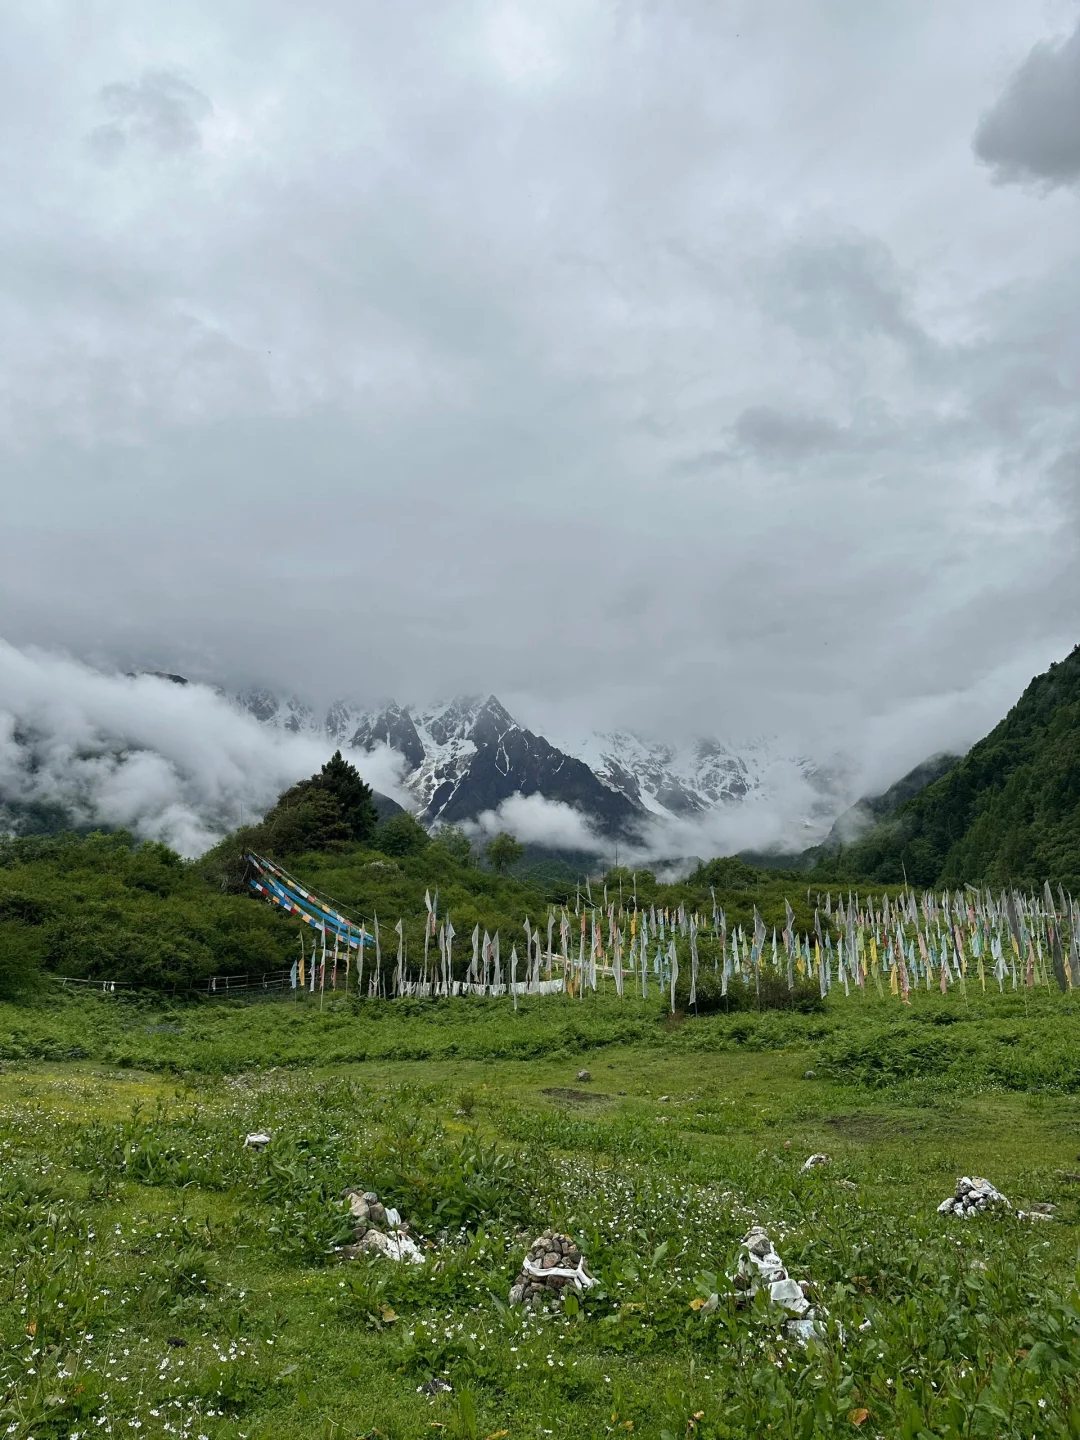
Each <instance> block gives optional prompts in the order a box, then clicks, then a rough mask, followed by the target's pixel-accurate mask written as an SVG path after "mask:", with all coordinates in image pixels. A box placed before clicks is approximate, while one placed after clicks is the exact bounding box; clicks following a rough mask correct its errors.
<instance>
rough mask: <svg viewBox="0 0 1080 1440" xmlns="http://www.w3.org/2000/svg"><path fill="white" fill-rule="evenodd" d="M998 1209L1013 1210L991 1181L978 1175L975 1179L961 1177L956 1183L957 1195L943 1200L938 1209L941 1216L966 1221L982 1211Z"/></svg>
mask: <svg viewBox="0 0 1080 1440" xmlns="http://www.w3.org/2000/svg"><path fill="white" fill-rule="evenodd" d="M998 1207H1000V1208H1001V1209H1003V1210H1011V1209H1012V1206H1011V1205H1010V1204H1009V1202H1008V1200H1007V1199H1006V1198H1005V1196H1004V1195H1003V1194H1002V1193H1001V1191H1000V1190H999V1189H998V1188H997V1186H996V1185H991V1183H990V1181H989V1180H984V1179H983V1178H982V1176H981V1175H976V1176H975V1177H974V1179H972V1177H971V1176H970V1175H961V1177H960V1179H959V1180H957V1182H956V1194H955V1195H950V1196H949V1198H948V1199H947V1200H943V1201H942V1202H941V1204H940V1205H939V1206H938V1207H937V1208H938V1214H939V1215H962V1216H963V1217H964V1219H965V1220H966V1219H967V1218H968V1216H970V1215H978V1214H979V1213H980V1211H983V1210H994V1209H997V1208H998Z"/></svg>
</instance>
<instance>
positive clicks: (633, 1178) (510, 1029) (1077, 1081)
mask: <svg viewBox="0 0 1080 1440" xmlns="http://www.w3.org/2000/svg"><path fill="white" fill-rule="evenodd" d="M971 988H972V987H969V990H970V989H971ZM914 998H915V1004H914V1005H913V1006H912V1007H911V1009H910V1010H908V1009H906V1008H905V1007H903V1006H900V1005H899V1004H897V1003H896V1002H895V1001H888V1000H886V1001H880V1000H877V999H873V1000H865V1001H864V1000H862V999H858V1000H852V1001H844V1000H842V999H839V1000H835V1001H830V1002H829V1006H828V1008H827V1009H826V1011H825V1012H824V1013H823V1014H821V1015H810V1016H798V1015H786V1014H776V1013H771V1014H763V1015H756V1014H749V1015H746V1014H741V1015H731V1016H712V1017H707V1018H702V1019H694V1018H689V1019H686V1020H685V1021H682V1022H681V1023H680V1021H678V1020H676V1021H675V1022H672V1021H671V1019H670V1018H665V1017H664V1015H663V1012H662V1010H661V1008H660V1006H659V1004H658V1003H657V1004H649V1005H644V1004H642V1003H641V1002H640V1001H636V1002H632V1001H627V1002H625V1003H624V1004H622V1005H619V1004H617V1003H616V1002H615V1001H614V999H613V997H603V996H601V997H590V999H589V1000H588V1001H586V1002H578V1001H573V1000H570V999H567V998H565V997H557V998H551V999H544V1000H529V1001H525V1002H523V1003H522V1006H521V1008H520V1009H519V1011H518V1013H517V1015H516V1016H515V1015H513V1013H512V1012H511V1011H510V1010H509V1006H508V1004H507V1002H499V1001H491V1002H487V1001H479V1002H477V1001H461V1002H446V1001H444V1002H435V1003H431V1004H420V1003H416V1004H411V1003H409V1002H404V1003H401V1004H398V1005H392V1006H383V1007H381V1008H380V1007H377V1006H376V1005H372V1004H370V1003H369V1004H367V1005H366V1006H365V1005H354V1004H351V1003H350V1004H349V1005H342V1004H338V1005H336V1006H334V1005H331V1004H329V1003H328V1005H327V1008H326V1009H325V1010H324V1012H323V1013H322V1014H320V1013H319V1010H318V1006H317V1003H316V1004H312V1003H310V1002H308V1003H303V1002H301V1003H299V1004H296V1005H294V1004H292V1003H291V1002H289V1001H283V1002H273V1003H264V1004H251V1005H240V1004H237V1003H235V1002H233V1003H229V1004H218V1005H212V1006H211V1005H207V1006H203V1007H201V1008H199V1007H196V1006H176V1005H174V1006H170V1007H167V1008H161V1007H155V1006H151V1005H146V1004H137V1003H133V1002H127V1001H118V1000H117V999H116V998H109V997H96V996H86V997H79V998H76V999H71V998H64V997H58V998H50V999H48V1000H39V1001H38V1002H37V1003H35V1004H33V1005H29V1006H20V1007H12V1006H6V1007H0V1059H2V1060H3V1067H2V1070H0V1113H2V1128H0V1145H2V1151H0V1252H2V1255H3V1261H2V1271H0V1349H2V1353H3V1360H2V1362H0V1364H2V1367H3V1373H2V1375H0V1387H2V1399H0V1404H2V1410H0V1434H3V1433H5V1432H6V1433H7V1434H9V1435H11V1436H14V1437H26V1436H35V1437H38V1440H46V1437H50V1440H51V1437H69V1436H76V1435H78V1436H79V1437H83V1436H85V1435H99V1434H113V1435H125V1436H158V1435H172V1436H190V1437H193V1440H194V1437H200V1436H207V1437H234V1436H235V1437H256V1436H258V1437H279V1436H280V1437H291V1436H304V1437H308V1436H319V1437H327V1440H329V1437H349V1440H353V1437H360V1436H382V1437H386V1440H406V1437H420V1436H428V1437H430V1436H438V1435H445V1436H450V1437H470V1440H484V1437H490V1436H499V1435H503V1434H505V1435H506V1436H508V1437H518V1436H545V1435H554V1436H565V1437H571V1436H573V1437H578V1436H582V1437H584V1436H601V1435H605V1434H628V1433H631V1432H632V1433H634V1434H637V1435H643V1436H650V1437H651V1436H656V1437H661V1440H663V1437H668V1436H670V1437H689V1436H695V1437H702V1440H712V1437H721V1436H723V1437H741V1436H755V1437H756V1436H765V1435H768V1436H777V1437H791V1440H794V1437H812V1436H818V1435H822V1436H824V1435H849V1436H855V1435H860V1434H861V1435H881V1436H889V1437H892V1436H903V1437H907V1440H913V1437H919V1436H950V1437H951V1436H957V1437H959V1436H995V1437H996V1436H1009V1437H1011V1436H1017V1437H1021V1436H1022V1437H1033V1436H1038V1437H1043V1436H1054V1435H1062V1436H1074V1437H1075V1436H1080V1288H1078V1277H1077V1237H1078V1235H1080V1230H1078V1228H1077V1225H1078V1221H1080V1203H1078V1202H1080V1184H1077V1183H1075V1181H1074V1180H1073V1179H1070V1178H1069V1176H1070V1174H1074V1173H1080V1160H1078V1156H1080V1100H1078V1098H1077V1093H1076V1092H1077V1091H1078V1090H1080V1073H1078V1067H1080V1058H1078V1057H1080V1014H1077V1013H1075V1012H1074V1010H1073V1007H1072V1005H1071V1004H1070V1003H1069V997H1064V998H1062V997H1058V996H1057V995H1050V994H1047V993H1045V992H1041V993H1038V994H1036V995H1033V996H1031V997H1029V998H1027V999H1025V997H1024V995H1023V994H1018V995H1016V996H1014V995H1011V994H1008V993H1006V995H1004V996H998V995H996V994H993V995H987V996H986V997H985V998H983V997H982V996H976V995H975V994H969V997H968V999H967V1000H964V999H963V998H961V997H959V996H957V995H956V994H955V993H953V994H950V996H948V997H941V996H939V995H937V994H934V995H931V996H920V995H916V996H915V997H914ZM582 1066H587V1067H588V1068H589V1069H590V1071H591V1074H592V1079H591V1080H590V1081H587V1082H580V1083H579V1082H578V1081H577V1079H576V1075H577V1072H578V1071H579V1069H580V1068H582ZM808 1071H809V1072H812V1073H811V1075H810V1076H809V1077H808V1076H807V1072H808ZM665 1097H666V1098H665ZM259 1128H265V1129H267V1130H269V1131H270V1133H271V1135H272V1137H273V1138H272V1142H271V1144H270V1146H269V1148H268V1150H267V1151H266V1152H264V1153H262V1154H259V1153H255V1152H253V1151H251V1150H245V1149H244V1148H243V1147H242V1139H243V1136H244V1135H245V1133H247V1132H248V1131H250V1130H254V1129H259ZM813 1151H826V1152H828V1153H829V1154H830V1155H831V1156H832V1164H831V1165H829V1166H827V1167H823V1168H820V1169H817V1170H814V1171H812V1172H810V1173H809V1174H805V1175H804V1174H801V1173H800V1167H801V1165H802V1162H803V1160H804V1159H805V1158H806V1156H807V1155H809V1154H810V1153H811V1152H813ZM961 1174H984V1175H987V1176H989V1178H990V1179H992V1180H993V1181H994V1182H995V1184H997V1185H998V1186H999V1188H1000V1189H1002V1190H1003V1191H1004V1192H1005V1193H1006V1194H1007V1195H1008V1196H1009V1197H1010V1198H1011V1199H1012V1200H1013V1201H1014V1203H1015V1204H1016V1205H1018V1206H1027V1205H1028V1204H1030V1203H1033V1202H1051V1203H1053V1204H1055V1205H1056V1206H1057V1207H1058V1208H1057V1213H1056V1215H1055V1218H1054V1220H1053V1221H1052V1222H1051V1223H1044V1222H1039V1223H1036V1222H1031V1221H1024V1220H1020V1219H1017V1218H1015V1217H1013V1216H995V1217H991V1216H985V1217H979V1218H977V1219H974V1220H970V1221H961V1220H957V1219H954V1218H951V1217H943V1216H939V1215H938V1214H937V1213H936V1207H937V1204H938V1202H939V1201H940V1200H941V1199H943V1198H944V1196H946V1195H947V1194H949V1193H950V1192H951V1191H952V1189H953V1186H954V1184H955V1181H956V1178H957V1176H958V1175H961ZM350 1184H356V1185H360V1186H361V1187H362V1188H373V1189H375V1190H377V1191H378V1192H379V1194H380V1195H381V1196H383V1197H384V1198H385V1199H386V1200H387V1202H388V1203H395V1204H396V1205H397V1206H398V1208H399V1209H400V1210H401V1211H402V1213H403V1214H404V1215H406V1216H407V1217H408V1218H410V1219H411V1220H412V1222H413V1225H414V1233H417V1234H419V1235H421V1236H422V1237H423V1238H424V1243H425V1247H426V1249H427V1256H428V1258H427V1260H426V1262H425V1264H424V1265H423V1266H422V1267H407V1266H395V1265H393V1264H392V1263H391V1262H388V1261H386V1260H382V1259H379V1260H359V1261H351V1262H342V1261H339V1260H337V1259H336V1258H334V1256H333V1253H332V1251H333V1247H334V1245H335V1244H337V1243H340V1242H341V1241H342V1240H343V1239H345V1238H347V1229H348V1227H347V1225H346V1223H345V1211H344V1208H343V1206H342V1203H341V1200H340V1195H341V1191H342V1189H343V1188H344V1187H345V1186H346V1185H350ZM753 1222H759V1223H762V1224H764V1225H765V1226H766V1227H767V1228H768V1229H769V1231H770V1233H771V1235H772V1236H773V1239H774V1241H775V1243H776V1246H777V1248H778V1250H779V1251H780V1254H781V1255H782V1257H783V1259H784V1261H785V1262H786V1263H787V1265H788V1266H789V1268H790V1270H791V1272H792V1274H794V1275H795V1276H796V1277H797V1278H799V1279H803V1278H805V1279H808V1280H810V1281H812V1282H813V1285H814V1292H813V1299H814V1302H815V1304H816V1305H817V1306H818V1308H819V1313H820V1311H822V1310H824V1311H827V1315H828V1318H827V1320H825V1321H823V1325H822V1328H823V1331H824V1339H823V1341H822V1342H821V1343H816V1342H813V1341H812V1342H811V1343H810V1345H809V1346H808V1347H805V1348H804V1347H803V1346H801V1345H800V1344H798V1343H797V1342H795V1341H793V1340H791V1339H790V1338H788V1337H787V1335H786V1334H785V1332H784V1330H783V1327H782V1321H783V1317H782V1316H781V1315H779V1314H778V1313H777V1312H776V1311H770V1310H769V1308H768V1307H767V1305H766V1304H765V1302H764V1300H763V1299H762V1298H759V1299H758V1300H757V1301H755V1302H754V1304H753V1305H751V1306H748V1307H745V1308H739V1307H738V1306H736V1304H735V1302H734V1300H733V1299H732V1298H731V1296H732V1294H733V1291H732V1286H731V1284H730V1282H729V1281H728V1280H727V1278H726V1276H727V1275H728V1274H730V1273H731V1272H732V1271H733V1269H734V1265H735V1261H736V1259H737V1255H738V1248H739V1239H740V1237H741V1235H742V1234H743V1233H744V1232H745V1231H746V1229H747V1228H748V1227H749V1225H750V1224H751V1223H753ZM551 1224H554V1225H556V1226H557V1227H558V1228H560V1229H564V1230H567V1231H569V1232H570V1233H571V1234H573V1235H574V1236H575V1237H576V1238H577V1239H578V1240H579V1241H580V1243H581V1245H582V1247H583V1249H584V1251H585V1254H586V1258H587V1264H588V1267H589V1268H590V1270H591V1271H592V1273H593V1274H594V1275H596V1276H597V1278H598V1284H597V1285H596V1286H595V1287H594V1288H593V1289H592V1290H590V1291H589V1292H588V1293H587V1295H586V1296H585V1297H583V1299H582V1301H581V1302H580V1304H579V1305H578V1306H577V1307H576V1313H565V1312H563V1311H559V1312H558V1313H553V1314H551V1315H547V1314H543V1315H540V1316H535V1315H530V1316H526V1315H523V1314H522V1313H521V1312H520V1311H518V1310H511V1309H509V1308H508V1307H507V1305H506V1296H507V1292H508V1289H509V1287H510V1284H511V1281H512V1279H513V1277H514V1275H515V1273H516V1271H517V1269H518V1266H519V1264H520V1260H521V1258H522V1255H523V1253H524V1248H525V1245H526V1244H527V1243H528V1241H529V1240H530V1239H531V1238H532V1237H533V1236H534V1235H535V1234H537V1233H538V1232H539V1231H540V1230H542V1229H543V1228H545V1226H547V1225H551ZM714 1292H715V1293H716V1294H718V1296H719V1304H718V1305H717V1307H716V1309H715V1310H714V1311H713V1312H712V1313H711V1314H703V1313H701V1307H700V1302H701V1300H702V1299H703V1298H705V1297H706V1296H708V1295H710V1294H712V1293H714ZM570 1308H571V1309H574V1307H573V1306H571V1307H570ZM436 1377H438V1378H445V1379H446V1380H448V1381H449V1383H450V1384H451V1385H452V1387H453V1388H452V1390H451V1391H450V1392H449V1393H445V1392H442V1393H438V1394H429V1393H428V1390H429V1389H430V1388H431V1387H430V1384H429V1382H431V1381H432V1380H433V1379H434V1378H436Z"/></svg>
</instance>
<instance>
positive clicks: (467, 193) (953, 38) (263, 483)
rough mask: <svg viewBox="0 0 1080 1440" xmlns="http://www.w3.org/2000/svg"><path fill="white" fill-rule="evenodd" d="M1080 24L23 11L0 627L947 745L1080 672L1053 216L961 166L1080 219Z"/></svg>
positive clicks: (890, 773)
mask: <svg viewBox="0 0 1080 1440" xmlns="http://www.w3.org/2000/svg"><path fill="white" fill-rule="evenodd" d="M1075 19H1076V11H1075V6H1074V5H1073V4H1072V3H1069V4H1065V3H1063V0H1048V4H1046V5H1042V6H1038V7H1025V6H1018V5H1016V4H1015V0H959V3H957V4H954V5H949V6H891V7H890V6H885V7H882V6H864V7H860V8H859V12H858V21H857V23H853V22H852V19H851V14H850V13H849V11H848V10H844V9H838V8H837V7H836V6H834V5H828V4H825V3H824V0H811V3H800V4H794V3H790V4H789V3H779V4H775V5H761V4H759V3H750V0H735V3H733V4H728V5H724V6H717V5H712V4H706V3H704V0H691V3H689V4H687V5H683V6H675V7H672V6H663V5H649V4H646V3H638V0H631V3H629V4H623V5H618V6H614V5H610V4H606V3H604V4H601V3H599V0H596V3H593V0H573V3H570V0H551V3H549V4H544V5H539V6H538V5H535V4H524V3H519V0H462V3H451V4H448V5H445V6H441V7H435V8H434V10H433V9H432V8H431V7H422V8H421V10H417V9H415V8H414V7H409V6H387V5H384V4H375V3H374V0H361V3H355V0H354V3H350V4H348V5H346V4H343V3H329V4H326V5H322V6H318V7H314V8H312V7H303V6H301V7H297V6H285V5H283V4H280V3H277V0H260V3H259V4H258V5H255V4H253V3H246V0H241V3H239V4H236V5H230V6H224V7H223V6H221V5H211V4H209V3H206V0H193V3H190V4H187V5H184V6H182V7H160V6H159V7H149V8H148V7H146V6H145V5H137V4H135V3H134V0H119V3H110V4H108V5H103V4H100V3H98V0H90V3H89V4H80V5H78V6H75V5H66V4H61V5H59V6H37V7H34V6H29V7H28V6H23V7H8V8H7V9H6V10H5V11H4V13H3V15H2V16H0V42H2V43H0V82H2V83H0V121H2V123H3V128H4V133H5V135H6V136H7V137H8V140H9V143H8V144H7V145H6V146H5V147H4V150H3V155H2V156H0V166H2V167H3V170H2V177H3V182H4V184H3V188H4V195H5V206H4V211H3V215H2V216H0V253H2V256H3V262H4V263H3V265H2V266H0V365H2V367H3V372H4V376H5V383H4V386H3V387H2V388H0V466H2V470H0V473H2V474H3V477H4V479H3V488H4V496H3V498H4V530H5V542H6V544H5V563H4V566H3V570H2V573H0V616H2V623H3V628H4V632H5V633H6V635H7V636H8V638H9V639H10V640H12V641H14V642H16V643H18V644H24V645H25V644H38V645H46V646H61V647H66V648H68V649H70V650H71V651H72V652H74V653H76V654H79V655H81V656H83V657H85V658H89V659H98V660H100V661H102V662H104V663H106V664H110V665H118V666H119V667H120V668H122V669H126V668H137V667H146V668H161V669H172V670H179V671H181V672H183V673H185V674H189V675H195V676H202V677H205V678H207V679H212V680H221V681H225V682H228V683H230V684H235V685H236V686H237V687H238V688H239V686H240V685H242V684H244V683H248V682H256V683H257V682H269V683H271V684H274V685H277V686H283V687H285V688H288V689H293V688H296V689H299V690H300V691H301V692H302V693H303V694H304V696H305V697H307V698H310V699H311V700H312V701H313V702H317V701H320V700H327V699H329V698H331V697H332V696H334V695H338V694H350V695H355V696H356V697H357V698H358V699H361V700H373V699H375V698H377V697H379V696H384V695H388V694H393V695H396V696H398V697H399V698H401V699H403V700H404V699H410V698H413V699H417V700H427V699H430V698H432V697H435V696H438V695H446V694H453V693H457V692H461V691H466V692H473V691H477V692H485V693H486V692H489V691H495V692H496V693H497V694H499V695H500V696H501V697H502V698H503V699H504V700H506V701H507V703H508V704H510V705H511V708H512V709H514V711H515V713H517V714H520V716H521V718H522V719H524V720H525V721H526V722H529V723H534V724H539V723H540V717H541V716H542V714H544V713H547V712H552V713H554V712H558V713H559V715H560V716H565V717H568V718H567V721H566V723H565V724H564V725H563V726H562V727H561V728H570V725H571V722H572V723H573V724H576V726H577V727H578V728H591V727H594V726H596V727H600V728H604V727H608V726H630V727H636V728H639V729H642V730H644V731H645V732H646V733H651V734H657V735H660V736H663V737H667V736H670V737H671V738H672V739H677V738H680V737H681V736H684V735H693V734H697V733H710V734H719V735H722V736H723V735H732V736H739V735H743V734H746V733H751V732H754V731H756V730H766V731H771V732H779V733H781V734H782V735H785V736H786V737H790V739H791V741H792V743H793V744H794V745H795V746H797V747H799V748H801V749H804V750H812V751H813V753H822V754H828V753H832V751H834V750H836V749H840V750H843V751H844V752H845V753H850V752H853V751H857V752H858V753H859V757H860V764H862V763H864V762H865V765H866V768H867V769H868V770H870V771H875V773H876V772H880V778H881V781H882V783H888V781H889V780H890V779H893V778H895V776H896V774H898V773H899V772H900V770H902V769H903V768H906V766H907V765H909V764H912V763H914V762H915V761H917V760H919V759H921V758H922V757H923V756H924V755H925V754H928V753H930V752H932V751H934V750H938V749H941V748H943V747H944V746H946V745H950V746H954V745H956V744H957V743H958V742H961V743H967V742H969V741H971V740H972V739H974V738H975V737H976V736H977V735H978V734H980V733H982V732H983V731H984V730H985V729H986V728H987V727H988V726H989V725H990V724H991V723H993V721H994V720H995V719H997V718H998V717H999V716H1000V714H1001V713H1003V711H1004V710H1005V709H1006V708H1007V706H1008V705H1009V704H1010V703H1011V701H1012V700H1013V699H1014V698H1015V695H1016V693H1017V690H1018V688H1019V686H1020V685H1022V684H1023V683H1024V682H1025V681H1026V680H1027V679H1028V678H1029V677H1030V676H1031V675H1032V674H1033V673H1035V672H1037V671H1039V670H1041V669H1043V668H1044V667H1045V665H1046V664H1047V663H1048V662H1049V661H1050V660H1051V659H1053V658H1054V657H1055V656H1058V655H1060V654H1063V653H1065V652H1066V651H1067V650H1068V649H1069V648H1070V647H1071V645H1072V644H1073V643H1074V641H1075V639H1076V638H1077V637H1076V627H1077V609H1078V602H1080V572H1077V570H1076V567H1075V565H1074V564H1073V563H1072V558H1073V555H1074V553H1075V547H1076V540H1077V519H1078V514H1077V507H1076V502H1075V494H1076V486H1075V475H1076V464H1075V457H1076V456H1077V455H1078V454H1080V415H1078V412H1077V407H1076V404H1075V396H1076V394H1077V389H1078V382H1080V348H1078V344H1077V336H1076V327H1075V325H1074V323H1073V316H1074V314H1075V312H1076V309H1077V305H1078V303H1080V264H1078V258H1080V257H1078V254H1077V250H1078V246H1080V235H1078V231H1077V225H1076V211H1075V197H1074V196H1073V195H1072V193H1071V192H1070V191H1068V190H1067V189H1066V188H1063V187H1059V188H1058V189H1057V190H1055V191H1054V192H1053V193H1051V194H1047V195H1043V196H1040V195H1039V194H1038V193H1037V192H1033V191H1032V189H1031V188H1030V187H1023V186H1002V185H996V184H994V183H992V178H993V176H992V175H991V173H989V172H988V170H987V166H986V164H983V163H980V158H979V157H980V156H982V157H983V159H985V160H986V161H988V162H990V163H991V164H993V165H994V166H996V167H997V170H998V172H999V173H1000V174H1002V175H1004V174H1012V173H1016V174H1023V175H1031V176H1036V177H1040V176H1041V177H1043V178H1045V179H1048V180H1055V179H1067V178H1068V177H1069V176H1070V175H1071V174H1072V169H1071V167H1072V165H1073V159H1072V156H1073V150H1071V149H1070V145H1072V144H1073V141H1072V140H1070V139H1069V134H1071V133H1072V132H1069V131H1068V126H1069V125H1070V124H1071V123H1072V121H1071V120H1070V118H1069V117H1070V115H1072V114H1073V112H1072V111H1071V110H1069V109H1068V106H1067V104H1065V103H1059V101H1061V99H1062V97H1065V100H1066V101H1068V97H1069V96H1070V95H1073V94H1074V93H1075V87H1073V90H1069V89H1068V85H1067V83H1066V82H1067V80H1068V75H1069V73H1071V72H1069V69H1068V67H1069V66H1070V65H1072V64H1073V63H1074V59H1075V49H1076V42H1075V40H1070V41H1068V42H1067V43H1066V44H1061V43H1060V42H1059V41H1057V40H1055V38H1054V37H1055V36H1059V35H1062V34H1065V33H1067V32H1068V31H1070V30H1071V29H1072V27H1073V25H1074V23H1075ZM1039 46H1043V48H1041V49H1038V48H1035V49H1033V47H1039ZM1027 57H1030V58H1027ZM1055 97H1057V98H1056V99H1055ZM1070 103H1071V102H1070ZM1055 116H1056V117H1057V119H1055V118H1054V117H1055ZM980 117H986V118H985V119H983V120H982V121H980ZM1025 117H1026V118H1025ZM1059 122H1060V125H1061V126H1062V127H1064V128H1062V129H1060V131H1055V130H1054V126H1055V125H1056V124H1058V123H1059ZM977 127H978V134H977V137H976V140H975V144H976V147H977V149H978V155H977V154H976V153H974V152H973V149H972V137H973V135H975V134H976V129H977ZM1054 135H1058V139H1054V138H1053V136H1054ZM0 698H2V697H0ZM911 717H915V719H916V720H917V722H918V724H917V725H913V724H912V723H910V721H911ZM868 737H870V738H873V740H874V746H873V747H872V753H867V754H865V755H864V751H867V750H868V747H869V738H868Z"/></svg>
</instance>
